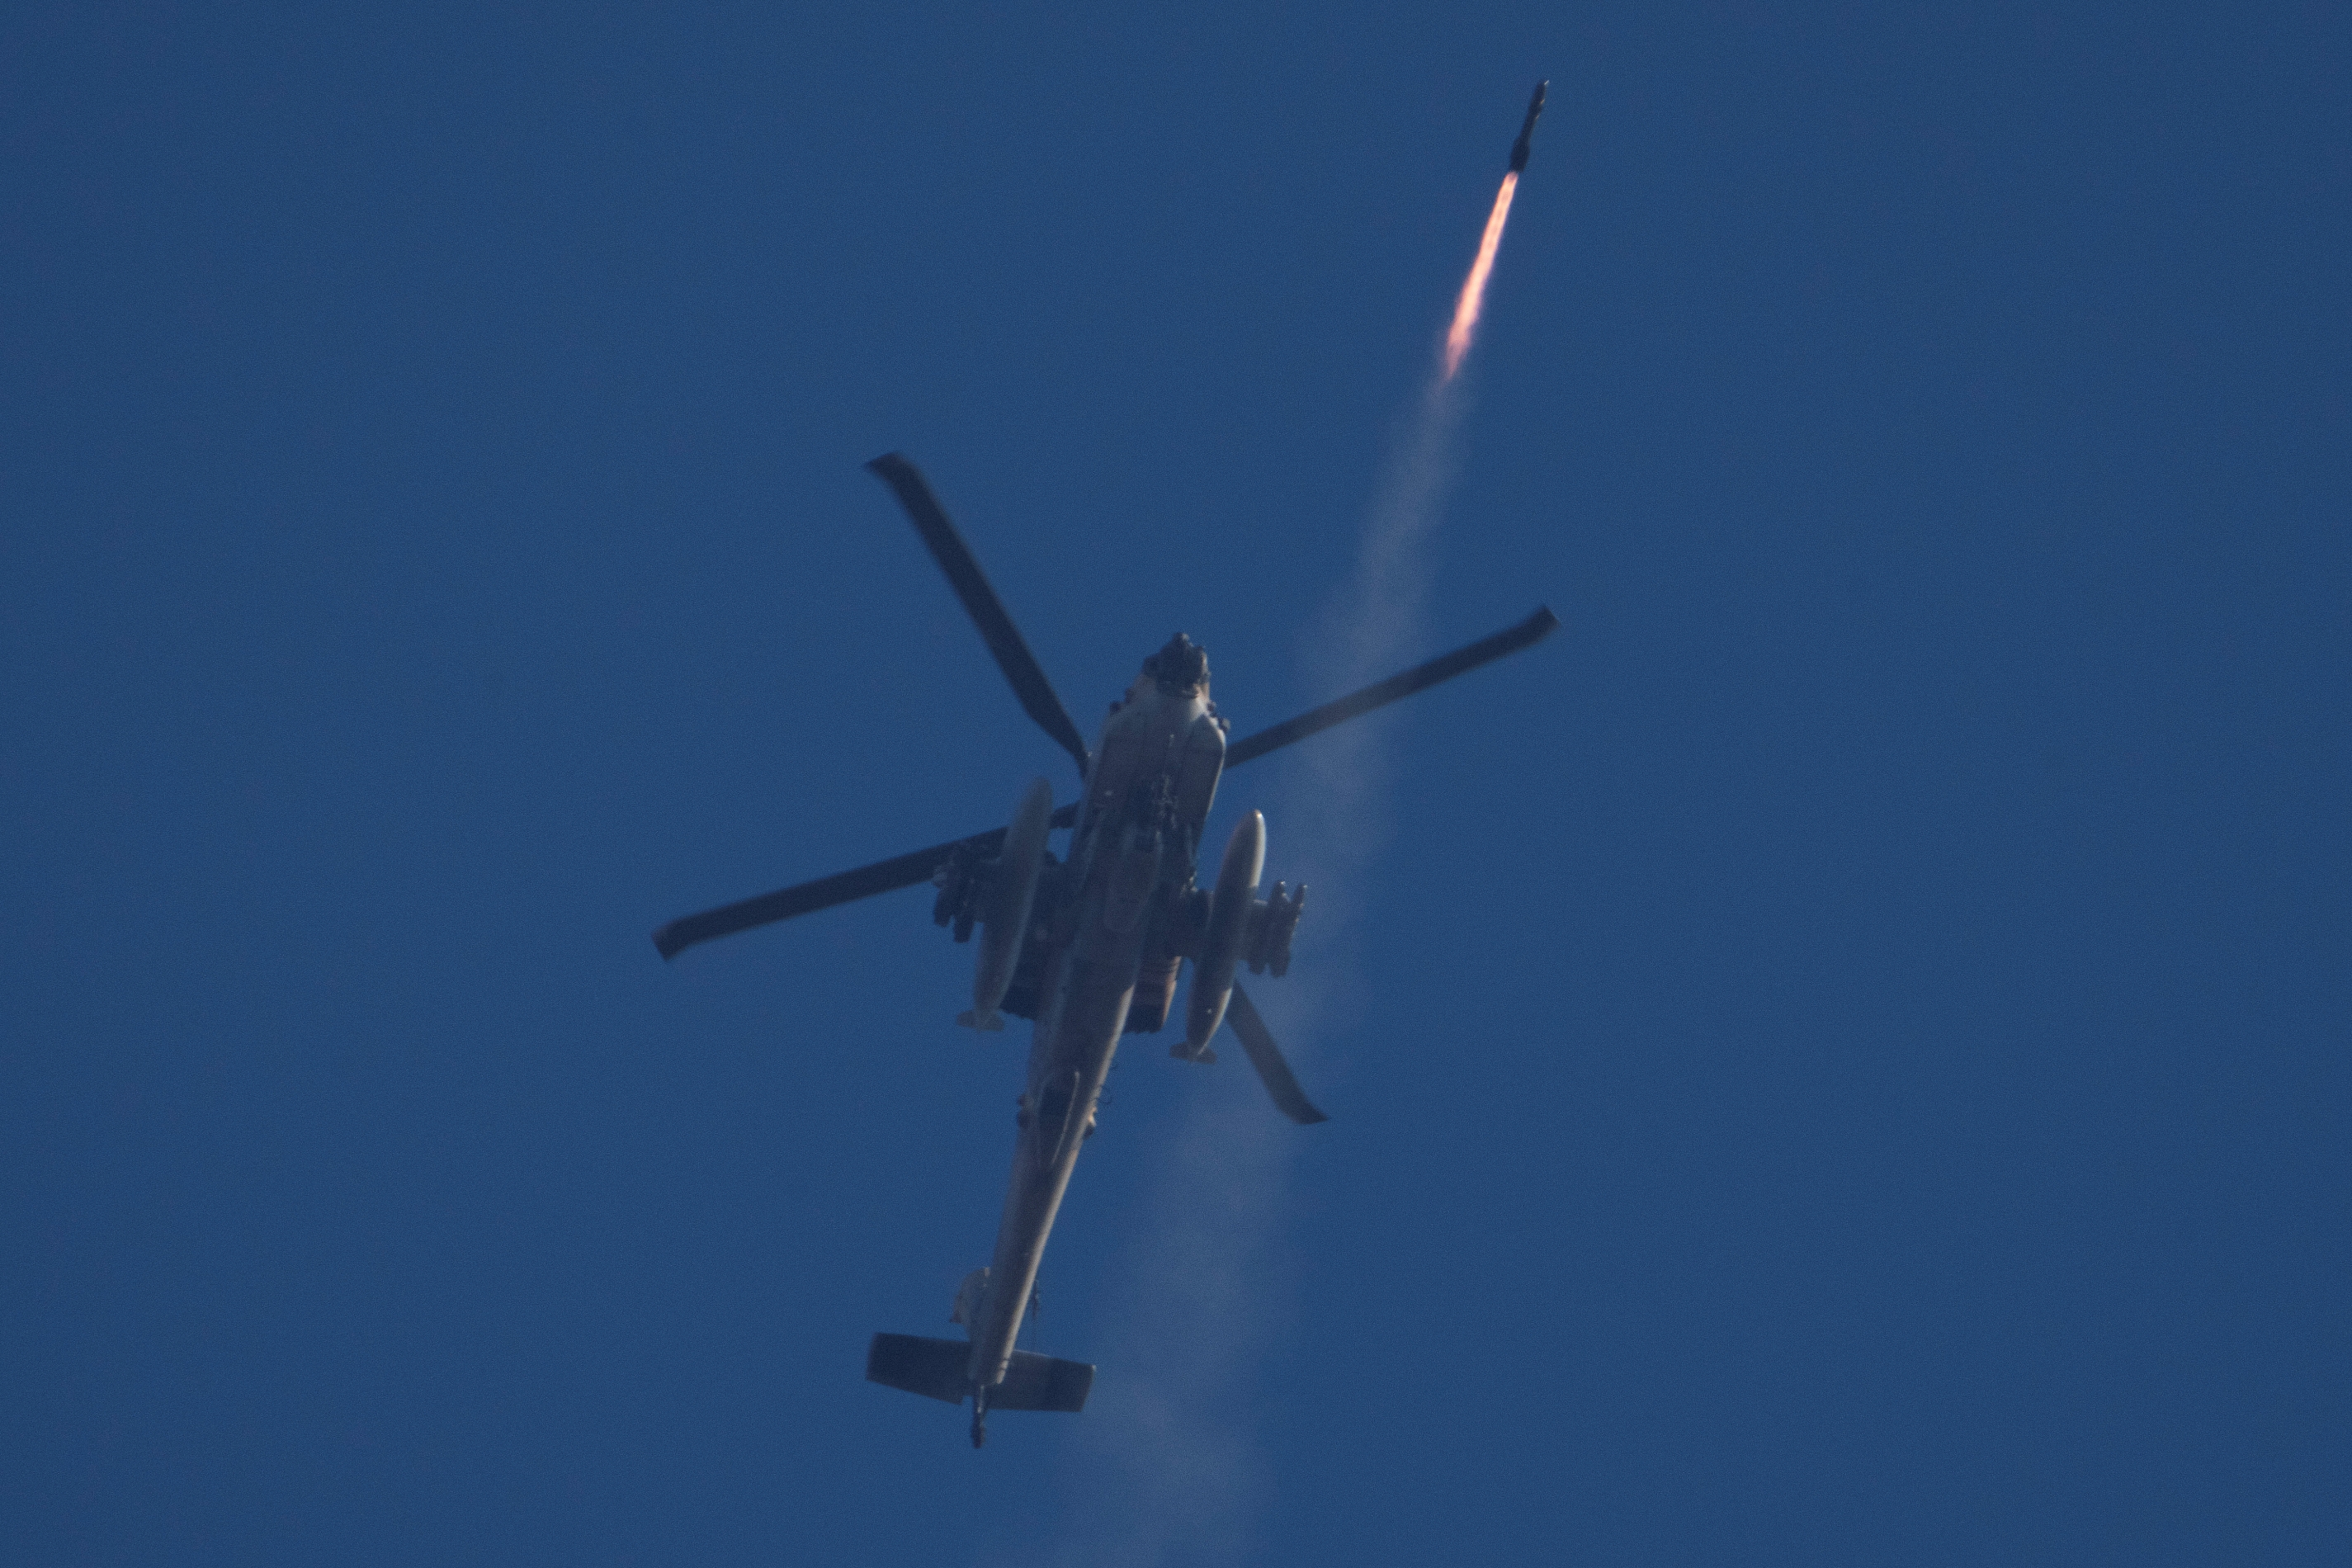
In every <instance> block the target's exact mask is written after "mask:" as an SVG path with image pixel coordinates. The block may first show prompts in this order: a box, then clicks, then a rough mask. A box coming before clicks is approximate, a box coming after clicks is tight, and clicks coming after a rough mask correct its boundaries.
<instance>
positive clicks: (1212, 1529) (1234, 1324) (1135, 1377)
mask: <svg viewBox="0 0 2352 1568" xmlns="http://www.w3.org/2000/svg"><path fill="white" fill-rule="evenodd" d="M1462 402H1463V395H1462V393H1461V391H1460V389H1459V386H1458V384H1456V383H1455V382H1454V380H1453V379H1452V378H1451V376H1450V375H1449V374H1447V373H1446V372H1445V370H1444V366H1443V363H1442V362H1441V364H1440V366H1439V368H1438V369H1437V370H1436V371H1435V372H1434V373H1433V375H1432V377H1431V380H1430V383H1429V384H1428V386H1427V388H1426V389H1425V390H1424V392H1423V395H1422V396H1421V398H1420V399H1419V400H1418V403H1417V404H1416V405H1415V407H1414V409H1413V411H1412V414H1411V415H1410V416H1408V418H1407V420H1406V422H1405V424H1404V426H1403V428H1402V431H1401V432H1400V439H1399V441H1398V443H1397V446H1396V447H1395V449H1394V451H1393V452H1392V454H1391V458H1390V460H1389V464H1388V468H1387V470H1386V472H1385V473H1384V474H1383V476H1382V479H1381V485H1380V488H1379V489H1378V491H1377V492H1376V495H1375V500H1374V503H1373V506H1372V509H1371V513H1370V517H1369V518H1368V519H1367V522H1366V527H1365V531H1364V536H1363V542H1362V545H1361V547H1360V552H1359V555H1358V558H1357V562H1356V568H1355V571H1354V573H1353V574H1352V575H1351V577H1350V578H1349V582H1348V584H1346V586H1345V587H1344V588H1343V589H1342V591H1341V592H1340V593H1339V595H1336V596H1335V597H1334V599H1333V601H1332V603H1331V604H1330V605H1328V608H1327V609H1326V611H1325V613H1324V615H1323V616H1322V617H1321V620H1320V624H1319V626H1318V629H1317V633H1316V636H1315V638H1314V642H1313V644H1312V646H1311V647H1308V648H1307V649H1305V650H1303V654H1304V663H1305V665H1306V667H1307V678H1308V679H1307V686H1308V688H1309V689H1311V690H1316V691H1327V692H1329V693H1331V694H1332V695H1337V694H1339V692H1342V691H1347V690H1351V689H1355V688H1356V687H1359V686H1361V685H1364V684H1366V683H1367V682H1369V681H1371V680H1374V679H1379V678H1381V676H1384V675H1388V674H1391V673H1393V672H1394V670H1395V668H1397V667H1398V666H1399V665H1402V664H1403V663H1405V662H1407V659H1408V658H1409V657H1410V656H1411V655H1412V653H1413V652H1415V651H1417V650H1418V649H1419V647H1420V645H1421V643H1422V642H1423V637H1422V631H1423V603H1424V599H1425V594H1426V584H1427V580H1428V562H1427V555H1428V544H1429V538H1430V534H1431V532H1432V531H1433V528H1434V527H1435V525H1436V522H1437V520H1438V516H1439V512H1440V505H1441V502H1442V500H1443V497H1444V488H1445V484H1446V481H1447V479H1449V478H1450V476H1451V473H1452V460H1451V454H1452V447H1453V437H1454V430H1455V428H1456V426H1457V424H1458V422H1459V415H1460V410H1461V405H1462ZM1384 729H1385V726H1384V725H1383V723H1382V721H1381V720H1380V719H1370V720H1366V721H1360V722H1358V723H1354V724H1348V725H1343V726H1341V727H1340V728H1339V729H1336V730H1334V731H1330V732H1328V734H1323V735H1318V736H1317V737H1315V739H1314V740H1313V741H1312V742H1308V743H1307V746H1306V747H1305V748H1303V749H1302V751H1301V752H1300V753H1299V754H1298V755H1297V757H1296V758H1295V759H1292V760H1291V761H1290V763H1289V765H1288V766H1287V768H1286V770H1285V772H1284V773H1282V774H1280V775H1278V777H1279V779H1280V785H1279V788H1278V791H1277V793H1276V795H1274V796H1273V797H1272V798H1270V799H1267V798H1263V797H1255V796H1254V797H1252V798H1251V799H1249V800H1248V801H1247V802H1246V803H1245V804H1251V805H1261V806H1262V808H1263V809H1265V813H1266V822H1267V827H1268V837H1269V843H1268V870H1269V874H1277V873H1278V874H1279V875H1282V876H1284V877H1286V878H1288V879H1291V880H1292V881H1294V882H1297V881H1302V880H1303V881H1307V882H1311V883H1313V884H1314V886H1315V889H1316V891H1315V895H1314V901H1313V903H1312V905H1311V907H1310V909H1309V910H1308V917H1307V918H1308V921H1310V922H1311V923H1310V925H1309V926H1308V927H1307V929H1305V930H1304V931H1302V938H1303V940H1302V943H1301V947H1302V956H1301V963H1300V964H1299V966H1298V967H1297V968H1296V969H1294V970H1293V971H1292V972H1291V973H1290V974H1289V975H1288V976H1286V978H1284V979H1283V980H1281V981H1279V982H1265V981H1260V982H1255V983H1254V987H1255V988H1254V989H1253V990H1252V993H1251V994H1252V996H1253V998H1254V999H1255V1001H1256V1002H1257V1004H1258V1006H1259V1010H1260V1011H1261V1012H1262V1013H1264V1014H1265V1016H1266V1018H1267V1022H1268V1024H1269V1025H1270V1026H1272V1028H1273V1029H1274V1032H1275V1036H1276V1038H1277V1039H1279V1040H1280V1041H1281V1042H1282V1045H1283V1048H1284V1050H1285V1052H1286V1054H1287V1055H1288V1056H1289V1057H1290V1058H1291V1059H1292V1062H1293V1064H1294V1065H1295V1066H1296V1067H1297V1068H1298V1070H1299V1074H1300V1077H1301V1079H1303V1080H1304V1081H1305V1083H1306V1084H1307V1089H1308V1092H1309V1093H1310V1094H1312V1093H1314V1092H1316V1088H1317V1081H1318V1080H1317V1074H1316V1071H1315V1062H1316V1058H1317V1055H1318V1052H1317V1048H1316V1047H1317V1046H1318V1043H1319V1039H1318V1037H1327V1036H1328V1035H1329V1034H1330V1033H1331V1031H1332V1030H1333V1028H1334V1027H1336V1026H1341V1025H1343V1024H1344V1021H1345V1020H1344V1018H1343V1017H1341V1016H1336V1015H1340V1014H1344V1012H1345V1008H1344V1005H1343V998H1344V997H1345V996H1346V995H1348V994H1350V993H1352V992H1353V991H1354V990H1355V989H1356V987H1355V986H1353V985H1352V984H1349V972H1350V971H1351V970H1352V969H1353V968H1355V967H1356V966H1355V965H1354V964H1353V963H1351V961H1350V960H1349V956H1348V955H1349V952H1350V950H1351V947H1352V943H1351V942H1350V941H1349V928H1350V926H1351V925H1352V923H1353V919H1354V915H1355V911H1356V909H1357V907H1358V900H1357V897H1354V896H1351V895H1353V894H1355V892H1356V889H1359V888H1360V886H1361V877H1360V871H1361V869H1362V868H1363V867H1364V865H1365V863H1366V862H1367V860H1368V859H1369V858H1370V857H1371V856H1372V855H1374V854H1375V853H1376V852H1377V851H1378V850H1379V848H1380V847H1381V844H1382V843H1383V842H1384V840H1385V837H1386V823H1387V819H1388V816H1389V813H1388V790H1389V767H1388V761H1387V758H1386V755H1385V747H1384V744H1383V738H1382V737H1383V732H1384ZM1239 783H1240V781H1238V780H1236V781H1234V784H1239ZM1227 787H1228V789H1229V790H1230V789H1232V788H1233V787H1234V785H1233V784H1229V785H1228V786H1227ZM1243 787H1244V788H1246V787H1247V786H1245V785H1244V786H1243ZM1220 815H1221V816H1225V815H1230V814H1229V813H1224V814H1220ZM1217 848H1218V846H1216V845H1214V844H1212V845H1208V846H1204V847H1203V849H1202V858H1203V859H1204V860H1207V859H1209V858H1211V857H1212V856H1213V855H1214V853H1215V852H1216V850H1217ZM1148 1043H1149V1042H1147V1041H1146V1040H1143V1039H1138V1040H1135V1041H1131V1042H1129V1045H1130V1047H1131V1048H1133V1047H1146V1046H1147V1045H1148ZM1224 1043H1225V1045H1226V1047H1228V1048H1227V1050H1226V1051H1225V1053H1224V1058H1225V1059H1224V1060H1223V1062H1221V1063H1220V1064H1219V1065H1217V1066H1216V1067H1214V1068H1207V1069H1194V1070H1197V1071H1198V1073H1199V1076H1198V1078H1197V1079H1196V1080H1195V1081H1193V1082H1191V1083H1187V1084H1183V1085H1181V1092H1182V1093H1183V1094H1184V1095H1185V1097H1186V1099H1187V1101H1188V1103H1187V1104H1186V1105H1185V1107H1184V1109H1183V1110H1182V1111H1181V1113H1180V1117H1181V1120H1180V1123H1179V1126H1178V1128H1177V1131H1176V1132H1175V1135H1174V1136H1173V1137H1172V1138H1171V1139H1170V1140H1169V1141H1168V1142H1166V1143H1165V1144H1163V1145H1162V1146H1161V1147H1160V1149H1158V1150H1156V1151H1154V1152H1153V1154H1152V1156H1151V1158H1152V1160H1153V1170H1152V1173H1151V1175H1150V1182H1149V1194H1150V1195H1149V1196H1148V1197H1147V1199H1146V1201H1145V1205H1144V1209H1145V1212H1144V1213H1143V1214H1141V1215H1139V1216H1137V1217H1136V1219H1135V1221H1134V1223H1133V1227H1132V1233H1133V1235H1134V1236H1135V1238H1136V1239H1135V1243H1134V1250H1133V1252H1132V1253H1131V1255H1130V1258H1129V1262H1128V1266H1127V1268H1126V1269H1125V1270H1124V1272H1125V1274H1126V1279H1125V1281H1124V1283H1123V1284H1122V1286H1121V1287H1120V1288H1119V1289H1118V1290H1117V1291H1116V1292H1114V1294H1113V1296H1112V1299H1111V1300H1109V1301H1108V1303H1107V1310H1106V1312H1105V1314H1104V1317H1103V1319H1102V1321H1103V1322H1104V1323H1105V1324H1106V1326H1114V1325H1115V1327H1116V1333H1115V1336H1114V1337H1112V1338H1110V1339H1109V1340H1108V1341H1107V1342H1105V1343H1104V1346H1103V1350H1104V1353H1103V1356H1102V1360H1103V1373H1102V1376H1101V1378H1100V1380H1099V1382H1098V1383H1097V1387H1096V1392H1095V1395H1094V1399H1093V1401H1092V1402H1091V1404H1090V1405H1089V1406H1088V1409H1087V1415H1085V1417H1084V1422H1085V1426H1084V1427H1083V1429H1082V1432H1083V1445H1084V1447H1085V1449H1086V1450H1087V1451H1086V1454H1085V1459H1084V1461H1083V1469H1084V1470H1085V1471H1086V1472H1087V1477H1086V1479H1085V1482H1084V1483H1083V1484H1081V1485H1079V1486H1077V1487H1076V1488H1074V1491H1075V1493H1076V1499H1075V1500H1076V1510H1075V1512H1074V1515H1073V1517H1072V1518H1071V1519H1070V1520H1069V1524H1070V1526H1071V1531H1070V1536H1069V1539H1068V1543H1067V1545H1066V1549H1065V1551H1064V1553H1063V1557H1062V1561H1064V1562H1066V1563H1074V1564H1075V1563H1088V1564H1097V1563H1112V1564H1118V1565H1119V1568H1129V1565H1132V1568H1159V1565H1160V1564H1165V1563H1199V1562H1222V1561H1231V1560H1234V1559H1235V1558H1237V1557H1239V1556H1242V1555H1244V1551H1245V1543H1246V1538H1247V1536H1248V1533H1249V1531H1250V1529H1251V1526H1252V1525H1253V1523H1254V1522H1255V1520H1256V1518H1257V1516H1258V1514H1259V1511H1260V1510H1261V1508H1262V1507H1263V1505H1264V1504H1265V1500H1266V1490H1267V1488H1268V1486H1269V1485H1270V1478H1271V1475H1272V1470H1273V1467H1272V1466H1271V1464H1270V1462H1269V1460H1268V1458H1267V1456H1266V1455H1265V1454H1264V1453H1263V1452H1262V1451H1261V1449H1260V1447H1259V1444H1258V1440H1257V1438H1256V1437H1255V1426H1256V1421H1255V1416H1256V1411H1255V1398H1254V1393H1255V1387H1256V1384H1257V1382H1258V1379H1257V1375H1256V1374H1257V1371H1258V1366H1259V1363H1260V1361H1261V1358H1262V1357H1263V1355H1264V1354H1265V1352H1266V1351H1267V1349H1268V1348H1269V1346H1270V1342H1272V1341H1273V1339H1274V1338H1275V1337H1276V1335H1277V1334H1278V1333H1280V1332H1281V1331H1282V1328H1283V1326H1284V1325H1285V1324H1286V1322H1287V1321H1288V1319H1289V1316H1290V1314H1289V1312H1288V1310H1287V1308H1288V1303H1289V1301H1290V1300H1291V1297H1292V1289H1293V1282H1294V1278H1295V1277H1294V1275H1293V1272H1292V1268H1291V1265H1290V1263H1289V1256H1290V1251H1289V1248H1288V1247H1287V1246H1286V1241H1287V1239H1288V1237H1287V1232H1288V1221H1289V1210H1290V1204H1289V1201H1288V1199H1289V1194H1290V1193H1291V1190H1292V1183H1291V1179H1290V1166H1291V1162H1292V1160H1293V1159H1294V1158H1295V1157H1296V1154H1297V1150H1298V1148H1299V1141H1300V1140H1301V1139H1303V1138H1308V1137H1317V1136H1329V1135H1330V1131H1331V1130H1328V1129H1320V1128H1318V1129H1314V1130H1311V1131H1310V1130H1307V1129H1302V1128H1299V1127H1295V1126H1293V1125H1292V1124H1291V1123H1289V1122H1288V1121H1284V1120H1283V1119H1282V1118H1281V1117H1280V1116H1279V1115H1277V1114H1276V1112H1275V1110H1274V1109H1273V1108H1272V1107H1271V1106H1269V1105H1268V1104H1267V1103H1266V1101H1265V1095H1264V1093H1263V1092H1262V1091H1261V1089H1260V1088H1259V1086H1258V1085H1257V1084H1256V1083H1255V1081H1254V1080H1252V1079H1251V1077H1250V1069H1249V1066H1248V1063H1247V1062H1246V1060H1245V1059H1244V1058H1243V1057H1242V1054H1241V1052H1240V1051H1239V1050H1238V1049H1234V1048H1231V1047H1232V1045H1233V1042H1232V1041H1231V1040H1230V1039H1228V1040H1226V1041H1225V1042H1224ZM1149 1054H1150V1055H1152V1056H1157V1055H1158V1054H1159V1053H1158V1052H1150V1053H1149ZM1169 1066H1170V1067H1171V1069H1172V1068H1174V1064H1172V1063H1171V1064H1169ZM1338 1127H1339V1129H1341V1130H1344V1127H1345V1121H1344V1119H1343V1120H1342V1121H1340V1122H1339V1124H1338ZM1342 1135H1344V1131H1343V1132H1342Z"/></svg>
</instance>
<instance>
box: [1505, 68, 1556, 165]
mask: <svg viewBox="0 0 2352 1568" xmlns="http://www.w3.org/2000/svg"><path fill="white" fill-rule="evenodd" d="M1550 85H1551V83H1550V82H1549V81H1539V82H1538V83H1536V95H1535V96H1534V97H1533V98H1531V99H1529V100H1528V120H1527V123H1526V124H1524V125H1522V126H1520V127H1519V139H1518V140H1517V141H1516V142H1512V143H1511V173H1513V174H1525V173H1526V172H1527V167H1528V137H1530V136H1533V135H1534V134H1535V133H1536V116H1537V115H1538V114H1541V113H1542V112H1543V100H1544V89H1546V88H1548V87H1549V86H1550Z"/></svg>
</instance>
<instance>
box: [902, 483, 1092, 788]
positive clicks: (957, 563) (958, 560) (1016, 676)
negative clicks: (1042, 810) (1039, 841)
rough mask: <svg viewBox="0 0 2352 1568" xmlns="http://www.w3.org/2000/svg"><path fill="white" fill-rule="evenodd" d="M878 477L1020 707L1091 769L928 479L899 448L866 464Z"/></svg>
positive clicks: (1083, 745) (1072, 727)
mask: <svg viewBox="0 0 2352 1568" xmlns="http://www.w3.org/2000/svg"><path fill="white" fill-rule="evenodd" d="M866 468H869V469H870V470H872V471H873V473H874V475H875V477H876V478H877V479H880V480H881V481H882V482H883V483H884V484H886V485H888V486H889V487H890V489H892V490H893V491H895V492H897V494H898V504H899V505H900V506H902V507H905V508H906V509H907V516H908V518H909V519H911V520H912V521H913V522H914V524H915V531H916V532H918V533H919V534H921V535H922V536H923V542H924V543H925V544H927V545H929V547H930V551H931V559H933V560H934V561H937V562H938V563H940V571H942V572H944V573H946V574H948V582H949V584H950V585H951V586H952V587H953V588H954V589H955V591H956V597H957V598H959V599H961V600H962V601H963V607H964V611H965V613H966V614H968V615H970V616H971V618H972V623H973V624H974V625H975V626H979V627H980V635H981V637H982V639H984V640H985V641H986V642H987V644H988V651H989V652H990V653H992V654H993V655H995V656H996V668H999V669H1001V670H1003V672H1004V679H1007V680H1009V681H1011V682H1012V683H1013V695H1014V696H1016V697H1018V698H1020V699H1021V706H1022V708H1023V710H1025V711H1026V712H1027V713H1028V715H1029V717H1031V718H1032V719H1034V720H1035V721H1037V723H1038V725H1039V727H1040V728H1042V729H1043V730H1044V731H1045V733H1047V734H1048V735H1051V736H1053V737H1054V739H1055V742H1057V743H1058V744H1059V745H1060V746H1061V748H1062V750H1064V751H1066V752H1069V753H1070V755H1071V756H1072V757H1074V758H1076V760H1077V764H1078V773H1080V775H1081V776H1083V775H1084V774H1085V773H1086V771H1087V742H1086V741H1085V739H1084V738H1083V737H1082V736H1080V735H1079V733H1078V727H1077V726H1076V724H1073V723H1072V722H1070V715H1069V713H1068V711H1067V710H1065V709H1064V708H1063V707H1062V700H1061V699H1060V698H1058V697H1056V696H1055V695H1054V687H1053V683H1052V682H1051V681H1049V680H1047V679H1045V671H1044V670H1043V669H1041V668H1038V665H1037V658H1036V656H1035V655H1034V654H1032V653H1031V652H1030V651H1029V645H1028V644H1027V643H1025V642H1023V641H1022V640H1021V633H1020V630H1019V629H1018V628H1017V627H1015V626H1013V617H1012V616H1008V615H1006V614H1005V613H1004V605H1003V602H1002V601H1001V600H999V599H998V598H997V596H996V590H995V589H993V588H992V587H990V586H989V585H988V579H987V578H986V577H985V576H983V575H982V574H981V570H980V562H979V561H978V560H977V559H976V558H975V557H974V556H973V555H972V552H971V549H970V548H969V547H968V546H966V545H965V543H964V542H963V538H962V536H961V534H959V533H957V532H956V531H955V524H953V523H951V522H950V521H948V514H947V510H946V509H945V508H943V507H941V506H940V501H939V498H938V497H937V496H935V495H933V494H931V487H930V486H929V484H926V483H925V482H924V480H923V476H922V473H921V472H920V471H919V469H917V468H916V467H915V465H914V464H912V463H910V462H908V461H907V459H906V458H903V457H901V456H899V455H898V453H896V452H885V453H884V454H882V456H880V457H878V458H875V459H874V460H873V461H872V462H870V463H868V464H866Z"/></svg>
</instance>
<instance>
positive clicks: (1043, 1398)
mask: <svg viewBox="0 0 2352 1568" xmlns="http://www.w3.org/2000/svg"><path fill="white" fill-rule="evenodd" d="M1094 1386H1095V1369H1094V1367H1093V1365H1092V1364H1091V1363H1087V1362H1082V1361H1064V1360H1062V1359H1061V1358H1060V1357H1058V1356H1050V1355H1039V1354H1037V1352H1034V1351H1014V1352H1013V1364H1012V1365H1011V1366H1008V1367H1006V1368H1005V1369H1004V1381H1003V1383H1000V1384H997V1385H996V1386H995V1387H994V1388H992V1389H990V1390H989V1391H988V1407H989V1408H990V1409H991V1410H1059V1411H1063V1412H1066V1414H1069V1415H1076V1414H1077V1413H1078V1412H1079V1411H1081V1410H1084V1409H1085V1408H1086V1407H1087V1394H1089V1393H1091V1392H1092V1391H1093V1389H1094Z"/></svg>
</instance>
